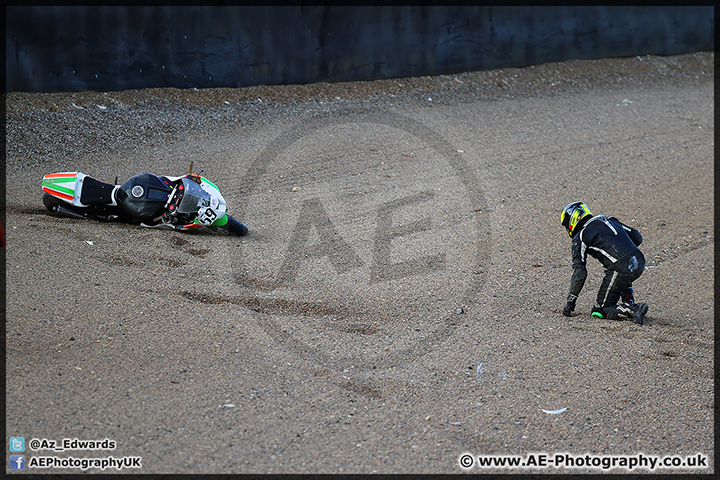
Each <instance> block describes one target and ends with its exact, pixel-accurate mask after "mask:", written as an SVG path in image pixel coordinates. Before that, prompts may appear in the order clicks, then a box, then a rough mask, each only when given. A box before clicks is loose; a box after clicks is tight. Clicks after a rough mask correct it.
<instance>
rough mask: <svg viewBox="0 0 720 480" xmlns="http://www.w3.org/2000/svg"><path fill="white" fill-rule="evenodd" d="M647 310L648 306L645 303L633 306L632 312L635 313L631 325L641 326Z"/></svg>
mask: <svg viewBox="0 0 720 480" xmlns="http://www.w3.org/2000/svg"><path fill="white" fill-rule="evenodd" d="M648 308H649V307H648V304H647V303H645V302H640V303H636V304H634V305H633V310H634V311H635V313H634V315H633V323H636V324H638V325H642V324H643V323H645V314H647V311H648Z"/></svg>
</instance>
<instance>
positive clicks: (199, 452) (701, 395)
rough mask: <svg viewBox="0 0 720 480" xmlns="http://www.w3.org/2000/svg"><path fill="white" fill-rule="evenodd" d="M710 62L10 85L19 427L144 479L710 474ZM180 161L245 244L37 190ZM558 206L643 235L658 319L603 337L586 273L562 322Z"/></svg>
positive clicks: (18, 431)
mask: <svg viewBox="0 0 720 480" xmlns="http://www.w3.org/2000/svg"><path fill="white" fill-rule="evenodd" d="M713 63H714V54H713V53H708V52H704V53H697V54H689V55H680V56H670V57H655V56H647V57H634V58H623V59H605V60H592V61H590V60H587V61H568V62H563V63H554V64H547V65H540V66H534V67H528V68H521V69H503V70H496V71H487V72H469V73H458V74H453V75H445V76H438V77H422V78H403V79H391V80H380V81H373V82H354V83H344V84H314V85H295V86H271V87H250V88H242V89H210V90H192V89H191V90H177V89H147V90H139V91H123V92H82V93H48V94H38V93H34V94H32V93H10V94H8V95H6V98H5V101H6V121H7V140H6V141H7V155H6V176H7V187H6V196H7V220H6V232H7V247H6V256H7V264H6V271H7V274H6V279H7V307H6V314H7V318H6V339H7V340H6V348H7V354H6V396H7V411H6V419H7V425H6V436H7V437H8V438H9V437H11V436H21V437H24V438H25V439H26V440H27V442H28V444H29V443H30V440H31V439H53V440H58V441H60V440H62V439H66V438H67V439H74V438H78V439H85V440H93V439H99V440H102V439H105V438H108V439H111V440H114V441H115V442H116V443H117V447H116V449H115V450H112V451H88V450H84V451H63V452H51V451H30V450H28V451H27V452H26V455H27V457H28V458H27V460H28V461H30V460H31V459H32V457H39V456H42V455H45V456H48V455H52V456H57V457H69V456H73V457H76V458H80V457H84V458H92V457H106V456H108V455H113V456H114V457H116V458H119V457H123V456H140V457H142V468H141V469H140V470H139V472H140V473H461V472H464V471H469V472H472V473H496V472H502V473H508V472H516V471H519V472H526V473H597V472H602V470H596V469H589V468H584V467H576V468H563V467H552V466H551V467H530V468H525V469H511V468H500V467H496V468H480V467H478V466H477V465H473V466H472V467H471V468H470V469H469V470H464V469H462V468H461V467H460V465H459V459H460V456H461V455H462V454H464V453H470V454H472V455H474V456H475V457H477V456H485V455H519V456H521V458H523V459H527V456H528V455H529V454H531V453H538V452H540V453H546V454H548V455H550V456H551V457H552V456H553V455H555V454H556V453H560V452H567V453H569V454H573V455H577V456H584V455H586V454H588V455H594V456H596V457H598V456H601V455H616V456H622V455H637V454H640V453H642V454H644V455H654V456H659V457H662V456H666V455H676V456H679V457H682V458H684V457H685V456H688V455H691V456H693V457H692V458H694V456H695V455H696V454H698V453H699V454H702V455H705V456H707V458H708V460H707V462H708V467H706V468H700V469H690V468H679V469H674V470H671V469H658V470H655V471H654V472H651V470H649V469H637V470H634V471H633V473H636V472H639V473H658V472H661V473H677V472H693V473H708V474H709V473H713V472H714V429H713V420H714V417H713V412H714V395H713V392H714V359H713V354H714V349H713V346H714V328H713V319H714V315H713V313H714V310H713V300H714V297H713V292H714V263H713V257H714V195H713V188H714V184H713V174H714V161H713V154H714V119H713V107H714V90H713V82H714V74H713ZM190 161H192V162H193V164H194V171H195V172H200V171H202V173H203V175H205V176H207V177H208V178H210V179H211V180H213V181H215V182H216V183H217V184H218V186H219V187H220V189H221V190H222V192H223V194H224V196H225V199H226V200H227V202H228V205H229V211H230V213H231V214H233V216H236V217H237V218H238V219H240V220H242V221H243V222H245V223H246V224H247V225H248V226H249V228H250V235H249V236H247V237H243V238H239V237H230V236H226V235H214V234H210V233H208V234H203V233H180V232H169V231H158V230H151V229H143V228H142V227H135V226H129V225H119V224H108V223H99V222H93V221H82V220H74V219H60V218H55V217H52V216H50V215H48V214H47V212H46V211H45V210H44V208H43V206H42V201H41V197H42V192H41V190H40V180H41V179H42V176H43V175H44V174H47V173H52V172H59V171H82V172H84V173H86V174H89V175H91V176H93V177H95V178H97V179H98V180H101V181H105V182H112V181H114V180H115V178H116V177H117V178H118V180H119V181H120V182H122V181H124V180H125V179H127V178H129V177H130V176H132V175H134V174H137V173H143V172H150V173H156V174H168V175H179V174H182V173H184V172H185V171H186V170H187V168H188V164H189V162H190ZM573 200H583V201H585V202H586V203H587V204H588V205H589V206H590V208H591V209H592V210H593V212H594V213H605V214H611V215H615V216H617V217H618V218H620V219H621V220H622V221H624V222H626V223H628V224H630V225H632V226H634V227H636V228H638V229H639V230H640V231H641V233H642V234H643V236H644V242H643V245H642V250H643V251H644V253H645V255H646V258H647V260H648V266H647V270H646V272H645V273H644V275H643V276H642V277H641V278H640V279H639V280H638V281H637V282H636V283H635V290H636V296H637V298H638V300H640V301H646V302H648V303H649V305H650V311H649V313H648V316H647V318H646V324H645V325H643V326H638V325H634V324H632V323H631V322H624V321H620V322H617V321H616V322H613V321H607V320H598V319H595V318H592V317H590V315H589V313H590V308H591V306H592V304H593V301H594V297H595V293H596V291H597V288H598V287H599V283H600V279H601V276H602V270H601V268H600V266H599V264H597V263H595V264H592V263H591V264H590V265H589V278H588V281H587V284H586V286H585V289H584V290H583V292H582V293H581V296H580V299H579V301H578V307H577V311H576V314H575V316H573V317H572V318H565V317H563V316H562V315H561V313H560V312H561V309H562V306H563V305H564V299H565V296H566V294H567V288H568V286H569V277H570V242H569V239H568V238H567V236H566V235H565V233H564V230H563V229H562V227H561V226H560V225H559V213H560V209H561V208H562V207H563V206H564V205H566V204H567V203H569V202H570V201H573ZM593 261H594V260H593ZM546 411H547V412H557V411H561V412H560V413H546ZM8 455H9V453H8ZM33 471H35V472H36V473H69V472H71V471H73V470H72V469H71V470H68V469H63V468H47V469H42V470H40V469H37V470H35V469H33ZM75 471H79V470H75ZM88 471H90V472H95V471H99V470H97V469H90V470H88ZM108 471H110V470H105V472H106V473H107V472H108ZM132 471H133V472H134V473H138V471H137V470H132ZM613 472H619V473H627V472H628V470H623V469H618V470H613Z"/></svg>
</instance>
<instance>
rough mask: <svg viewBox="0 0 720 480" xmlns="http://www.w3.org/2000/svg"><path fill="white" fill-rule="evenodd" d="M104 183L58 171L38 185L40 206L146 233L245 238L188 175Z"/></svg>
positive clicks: (208, 185) (201, 181) (210, 191)
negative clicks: (205, 232) (203, 232)
mask: <svg viewBox="0 0 720 480" xmlns="http://www.w3.org/2000/svg"><path fill="white" fill-rule="evenodd" d="M115 182H116V183H115V184H110V183H104V182H101V181H99V180H96V179H94V178H92V177H90V176H88V175H85V174H84V173H82V172H59V173H51V174H48V175H45V176H44V177H43V180H42V189H43V192H44V193H43V204H44V205H45V207H46V208H47V209H48V210H49V211H50V212H52V213H53V214H55V215H57V216H60V217H71V218H84V219H94V220H104V221H111V222H122V223H129V224H133V225H141V226H144V227H151V228H166V229H173V230H181V231H188V230H193V229H197V228H207V229H210V230H211V231H214V232H217V231H218V229H226V230H227V231H228V232H230V233H232V234H234V235H240V236H244V235H247V234H248V228H247V226H245V225H244V224H243V223H241V222H239V221H237V220H235V219H234V218H232V217H231V216H230V215H228V214H227V212H226V210H227V203H225V199H224V198H223V196H222V195H221V194H220V190H219V189H218V187H217V186H216V185H215V184H214V183H212V182H211V181H209V180H208V179H207V178H205V177H202V176H200V175H196V174H193V173H192V163H191V164H190V170H189V173H188V174H187V175H183V176H179V177H170V176H158V175H152V174H149V173H143V174H140V175H135V176H133V177H130V178H129V179H128V180H127V181H126V182H125V183H123V184H122V185H118V184H117V179H115Z"/></svg>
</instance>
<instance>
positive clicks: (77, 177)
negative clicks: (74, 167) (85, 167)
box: [42, 172, 87, 207]
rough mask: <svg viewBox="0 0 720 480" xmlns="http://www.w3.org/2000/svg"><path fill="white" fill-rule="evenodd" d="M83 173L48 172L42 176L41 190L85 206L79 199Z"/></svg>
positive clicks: (78, 205) (76, 204) (73, 203)
mask: <svg viewBox="0 0 720 480" xmlns="http://www.w3.org/2000/svg"><path fill="white" fill-rule="evenodd" d="M84 178H85V174H84V173H82V172H58V173H49V174H47V175H45V176H44V177H43V180H42V187H43V191H44V192H45V193H47V194H49V195H52V196H53V197H56V198H59V199H60V200H63V201H65V202H67V203H69V204H71V205H75V206H77V207H86V206H87V205H84V204H83V203H82V202H81V201H80V195H81V194H82V184H83V179H84Z"/></svg>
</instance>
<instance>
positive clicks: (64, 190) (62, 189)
mask: <svg viewBox="0 0 720 480" xmlns="http://www.w3.org/2000/svg"><path fill="white" fill-rule="evenodd" d="M43 187H47V188H51V189H53V190H57V191H58V192H60V193H67V194H68V195H75V190H74V189H72V188H66V187H61V186H60V185H55V184H54V183H49V184H45V183H44V182H43Z"/></svg>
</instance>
